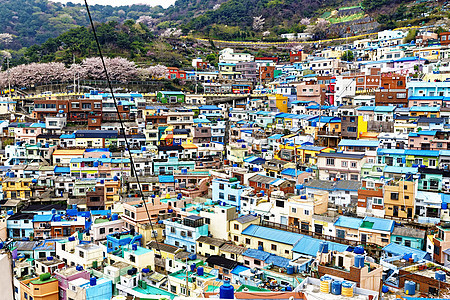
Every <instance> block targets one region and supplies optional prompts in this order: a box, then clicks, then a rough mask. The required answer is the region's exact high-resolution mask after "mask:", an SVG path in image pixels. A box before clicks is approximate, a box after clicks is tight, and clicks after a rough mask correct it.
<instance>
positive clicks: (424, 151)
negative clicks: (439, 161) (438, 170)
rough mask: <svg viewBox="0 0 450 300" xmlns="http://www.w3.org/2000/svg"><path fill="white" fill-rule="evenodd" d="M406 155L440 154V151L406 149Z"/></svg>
mask: <svg viewBox="0 0 450 300" xmlns="http://www.w3.org/2000/svg"><path fill="white" fill-rule="evenodd" d="M405 154H406V155H416V156H439V151H436V150H405Z"/></svg>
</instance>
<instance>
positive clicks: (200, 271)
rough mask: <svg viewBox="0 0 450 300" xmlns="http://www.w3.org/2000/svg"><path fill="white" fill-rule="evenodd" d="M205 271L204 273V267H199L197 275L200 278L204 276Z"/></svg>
mask: <svg viewBox="0 0 450 300" xmlns="http://www.w3.org/2000/svg"><path fill="white" fill-rule="evenodd" d="M203 271H204V270H203V267H198V268H197V275H198V276H203Z"/></svg>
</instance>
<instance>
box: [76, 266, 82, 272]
mask: <svg viewBox="0 0 450 300" xmlns="http://www.w3.org/2000/svg"><path fill="white" fill-rule="evenodd" d="M75 269H76V270H77V271H83V266H80V265H78V266H76V268H75Z"/></svg>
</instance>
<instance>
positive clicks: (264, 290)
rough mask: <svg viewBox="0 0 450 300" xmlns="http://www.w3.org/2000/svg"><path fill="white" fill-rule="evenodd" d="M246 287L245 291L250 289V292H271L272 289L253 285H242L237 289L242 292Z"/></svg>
mask: <svg viewBox="0 0 450 300" xmlns="http://www.w3.org/2000/svg"><path fill="white" fill-rule="evenodd" d="M244 289H245V291H249V292H271V290H268V289H263V288H260V287H256V286H251V285H245V284H244V285H241V286H239V287H238V288H237V289H236V292H242V291H243V290H244Z"/></svg>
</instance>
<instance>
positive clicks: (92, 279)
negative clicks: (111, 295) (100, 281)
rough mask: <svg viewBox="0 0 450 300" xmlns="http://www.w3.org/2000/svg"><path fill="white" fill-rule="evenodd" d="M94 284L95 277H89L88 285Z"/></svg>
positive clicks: (95, 282)
mask: <svg viewBox="0 0 450 300" xmlns="http://www.w3.org/2000/svg"><path fill="white" fill-rule="evenodd" d="M96 284H97V278H95V277H91V279H89V285H90V286H94V285H96Z"/></svg>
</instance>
